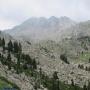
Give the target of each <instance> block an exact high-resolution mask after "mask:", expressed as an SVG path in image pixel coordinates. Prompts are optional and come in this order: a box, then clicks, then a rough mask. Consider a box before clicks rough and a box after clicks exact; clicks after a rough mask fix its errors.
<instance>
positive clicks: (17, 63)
mask: <svg viewBox="0 0 90 90" xmlns="http://www.w3.org/2000/svg"><path fill="white" fill-rule="evenodd" d="M0 47H2V48H3V51H4V53H7V56H6V55H5V56H4V54H2V53H0V61H1V63H2V64H3V65H7V66H8V69H9V70H11V69H12V68H13V69H14V70H15V71H16V73H18V74H19V73H22V72H24V71H25V70H28V69H29V70H35V69H37V62H36V60H35V59H34V58H31V57H30V56H29V55H28V54H24V53H22V45H21V44H20V43H18V42H17V41H14V42H12V41H11V40H10V41H9V42H8V43H7V44H6V43H5V40H4V38H3V39H1V38H0ZM5 51H7V52H5ZM13 56H14V58H16V59H15V60H14V59H13V58H12V57H13Z"/></svg>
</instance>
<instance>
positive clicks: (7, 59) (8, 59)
mask: <svg viewBox="0 0 90 90" xmlns="http://www.w3.org/2000/svg"><path fill="white" fill-rule="evenodd" d="M11 61H12V60H11V54H10V53H8V56H7V58H6V62H7V65H8V69H9V70H10V69H11V66H12V65H11V64H12V62H11Z"/></svg>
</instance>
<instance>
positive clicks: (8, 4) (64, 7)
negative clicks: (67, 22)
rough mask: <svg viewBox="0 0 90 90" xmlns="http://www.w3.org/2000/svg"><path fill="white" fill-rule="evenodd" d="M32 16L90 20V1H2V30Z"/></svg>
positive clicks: (0, 5)
mask: <svg viewBox="0 0 90 90" xmlns="http://www.w3.org/2000/svg"><path fill="white" fill-rule="evenodd" d="M32 16H36V17H42V16H44V17H50V16H57V17H60V16H68V17H70V18H71V19H74V20H78V21H84V20H88V19H90V0H0V29H8V28H12V27H13V26H15V25H18V24H20V23H21V22H23V21H25V20H26V19H28V18H30V17H32Z"/></svg>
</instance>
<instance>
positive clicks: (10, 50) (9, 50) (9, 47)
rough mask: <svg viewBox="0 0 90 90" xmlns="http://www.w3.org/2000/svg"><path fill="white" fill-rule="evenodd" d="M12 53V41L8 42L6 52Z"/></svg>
mask: <svg viewBox="0 0 90 90" xmlns="http://www.w3.org/2000/svg"><path fill="white" fill-rule="evenodd" d="M12 51H13V44H12V41H11V40H10V41H9V43H8V52H12Z"/></svg>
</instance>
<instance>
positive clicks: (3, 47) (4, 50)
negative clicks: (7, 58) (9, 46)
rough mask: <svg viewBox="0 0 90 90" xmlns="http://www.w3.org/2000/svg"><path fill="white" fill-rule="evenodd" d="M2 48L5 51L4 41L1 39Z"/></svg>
mask: <svg viewBox="0 0 90 90" xmlns="http://www.w3.org/2000/svg"><path fill="white" fill-rule="evenodd" d="M2 47H3V51H5V40H4V38H3V39H2Z"/></svg>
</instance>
